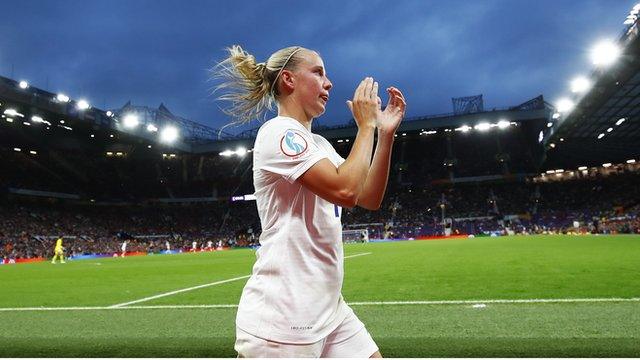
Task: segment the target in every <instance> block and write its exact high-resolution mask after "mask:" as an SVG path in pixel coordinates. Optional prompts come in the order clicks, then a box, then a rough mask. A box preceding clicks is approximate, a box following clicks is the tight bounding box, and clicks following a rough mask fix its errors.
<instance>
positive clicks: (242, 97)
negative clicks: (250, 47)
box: [212, 45, 308, 127]
mask: <svg viewBox="0 0 640 360" xmlns="http://www.w3.org/2000/svg"><path fill="white" fill-rule="evenodd" d="M225 50H226V51H227V52H228V54H229V55H228V56H227V58H226V59H224V60H223V61H221V62H220V63H218V64H217V65H216V66H215V67H214V68H213V69H212V75H213V76H212V78H214V79H222V81H223V82H222V83H221V84H220V85H218V86H217V87H216V88H215V89H214V92H218V91H222V95H220V96H218V98H217V99H218V100H223V101H227V102H229V104H230V105H229V106H228V107H227V108H223V109H222V111H223V112H224V113H225V114H227V115H229V116H231V117H233V118H234V119H235V121H233V122H231V123H230V124H227V125H226V126H225V127H227V126H229V125H243V124H246V123H249V122H250V121H252V120H255V119H259V118H261V117H262V116H264V115H266V112H267V110H269V111H273V105H274V103H275V100H276V99H277V97H278V96H279V95H280V94H279V89H278V80H279V79H280V75H281V74H282V71H283V70H285V69H287V70H291V69H295V68H296V66H297V65H298V64H299V63H300V61H301V60H302V55H301V51H300V50H308V49H305V48H303V47H301V46H291V47H286V48H284V49H280V50H278V51H276V52H274V53H273V54H271V56H270V57H269V59H268V60H267V61H266V62H261V63H259V62H256V59H255V57H254V56H253V55H251V54H249V53H248V52H246V51H245V50H244V49H242V48H241V47H240V46H239V45H233V46H231V47H229V48H226V49H225Z"/></svg>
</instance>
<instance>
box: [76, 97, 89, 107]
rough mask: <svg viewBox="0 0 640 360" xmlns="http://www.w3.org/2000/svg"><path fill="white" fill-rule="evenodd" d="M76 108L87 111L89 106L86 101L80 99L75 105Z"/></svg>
mask: <svg viewBox="0 0 640 360" xmlns="http://www.w3.org/2000/svg"><path fill="white" fill-rule="evenodd" d="M76 107H77V108H78V109H79V110H87V109H88V108H89V107H90V105H89V102H88V101H87V100H84V99H81V100H79V101H78V104H77V105H76Z"/></svg>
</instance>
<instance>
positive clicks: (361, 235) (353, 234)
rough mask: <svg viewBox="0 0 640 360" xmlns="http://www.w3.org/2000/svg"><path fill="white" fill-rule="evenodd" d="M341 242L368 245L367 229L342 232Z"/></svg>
mask: <svg viewBox="0 0 640 360" xmlns="http://www.w3.org/2000/svg"><path fill="white" fill-rule="evenodd" d="M342 242H343V243H345V244H350V243H368V242H369V230H368V229H351V230H342Z"/></svg>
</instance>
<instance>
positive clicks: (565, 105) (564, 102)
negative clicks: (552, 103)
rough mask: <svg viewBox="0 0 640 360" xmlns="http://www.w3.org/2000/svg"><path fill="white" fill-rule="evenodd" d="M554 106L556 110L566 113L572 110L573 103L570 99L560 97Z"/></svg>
mask: <svg viewBox="0 0 640 360" xmlns="http://www.w3.org/2000/svg"><path fill="white" fill-rule="evenodd" d="M556 107H557V109H558V112H561V113H567V112H570V111H571V110H573V108H574V107H575V104H574V103H573V101H571V100H570V99H567V98H562V99H560V100H558V102H557V103H556Z"/></svg>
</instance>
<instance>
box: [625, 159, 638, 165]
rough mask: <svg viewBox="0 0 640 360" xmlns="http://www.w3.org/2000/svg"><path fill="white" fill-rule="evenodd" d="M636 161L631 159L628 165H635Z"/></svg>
mask: <svg viewBox="0 0 640 360" xmlns="http://www.w3.org/2000/svg"><path fill="white" fill-rule="evenodd" d="M635 163H636V160H635V159H629V160H627V164H635Z"/></svg>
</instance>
